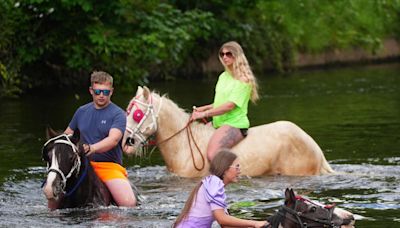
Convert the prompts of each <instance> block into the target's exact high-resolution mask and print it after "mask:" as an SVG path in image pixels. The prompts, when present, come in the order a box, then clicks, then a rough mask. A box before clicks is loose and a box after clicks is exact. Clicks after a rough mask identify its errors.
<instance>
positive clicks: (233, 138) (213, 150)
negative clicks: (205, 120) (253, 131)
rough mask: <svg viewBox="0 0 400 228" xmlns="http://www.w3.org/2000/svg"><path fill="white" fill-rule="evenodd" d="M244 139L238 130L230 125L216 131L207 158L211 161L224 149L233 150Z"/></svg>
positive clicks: (210, 142)
mask: <svg viewBox="0 0 400 228" xmlns="http://www.w3.org/2000/svg"><path fill="white" fill-rule="evenodd" d="M242 139H243V136H242V133H241V132H240V130H239V129H238V128H234V127H231V126H228V125H224V126H221V127H220V128H218V129H216V130H215V132H214V134H213V135H212V136H211V139H210V141H209V142H208V146H207V158H208V160H209V161H211V160H212V159H213V158H214V156H215V155H216V154H217V153H218V151H219V150H221V149H222V148H232V147H233V146H235V145H236V144H237V143H238V142H240V141H241V140H242Z"/></svg>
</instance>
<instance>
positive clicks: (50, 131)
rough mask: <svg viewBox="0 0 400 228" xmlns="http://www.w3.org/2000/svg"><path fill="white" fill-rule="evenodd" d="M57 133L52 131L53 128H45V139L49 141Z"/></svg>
mask: <svg viewBox="0 0 400 228" xmlns="http://www.w3.org/2000/svg"><path fill="white" fill-rule="evenodd" d="M57 135H58V134H57V132H56V131H55V130H53V128H51V127H50V126H47V127H46V139H47V140H49V139H51V138H53V137H55V136H57Z"/></svg>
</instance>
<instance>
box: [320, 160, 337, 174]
mask: <svg viewBox="0 0 400 228" xmlns="http://www.w3.org/2000/svg"><path fill="white" fill-rule="evenodd" d="M321 163H322V164H321V170H320V174H329V173H334V172H335V170H333V169H332V168H331V166H330V165H329V163H328V161H327V160H326V158H325V156H322V162H321Z"/></svg>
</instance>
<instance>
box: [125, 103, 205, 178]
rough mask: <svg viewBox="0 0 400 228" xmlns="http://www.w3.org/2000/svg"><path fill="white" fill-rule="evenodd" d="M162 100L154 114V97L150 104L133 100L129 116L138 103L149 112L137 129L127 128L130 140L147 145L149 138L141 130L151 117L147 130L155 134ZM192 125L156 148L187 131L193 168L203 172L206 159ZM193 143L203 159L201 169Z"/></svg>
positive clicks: (189, 123)
mask: <svg viewBox="0 0 400 228" xmlns="http://www.w3.org/2000/svg"><path fill="white" fill-rule="evenodd" d="M162 99H163V97H161V100H160V104H159V106H158V111H157V113H155V112H154V106H153V104H152V96H150V98H149V103H145V102H142V101H140V100H139V99H138V98H137V97H135V98H133V99H132V102H131V104H130V105H129V107H128V109H127V115H129V114H130V112H131V111H132V108H133V106H136V103H138V104H141V105H143V106H145V107H147V110H146V112H145V113H144V115H143V117H142V118H141V120H140V121H139V123H138V125H137V126H136V127H135V129H132V128H130V127H128V126H126V131H128V132H129V133H130V135H129V138H132V137H133V138H137V139H139V140H140V143H141V144H142V145H146V141H147V138H146V136H145V135H144V131H143V132H142V131H140V128H141V127H142V125H143V123H144V122H145V121H146V119H147V118H148V117H149V116H151V118H152V121H153V122H152V123H151V124H150V125H149V126H148V127H147V128H150V129H151V128H152V129H153V130H154V132H156V131H157V129H158V125H157V119H158V114H159V113H160V110H161V105H162ZM191 124H192V121H190V120H189V121H188V122H187V124H186V125H185V126H184V127H183V128H182V129H180V130H179V131H177V132H176V133H174V134H173V135H171V136H169V137H167V138H166V139H163V140H161V141H160V142H158V143H156V144H155V146H159V145H160V144H163V143H165V142H167V141H168V140H170V139H171V138H173V137H175V136H176V135H178V134H180V133H181V132H182V131H184V130H185V129H186V134H187V138H188V141H189V148H190V152H191V156H192V162H193V166H194V168H195V169H196V170H197V171H201V170H203V169H204V167H205V159H204V156H203V154H202V153H201V150H200V147H199V146H198V145H197V143H196V141H195V140H194V137H193V133H192V129H191V127H190V125H191ZM147 128H146V129H147ZM148 137H149V136H148ZM191 141H193V142H194V145H195V146H196V149H197V151H198V152H199V154H200V156H201V158H202V165H201V167H197V164H196V162H195V159H194V153H193V149H192V145H191Z"/></svg>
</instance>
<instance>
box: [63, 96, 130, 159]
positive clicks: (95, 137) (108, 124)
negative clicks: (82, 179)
mask: <svg viewBox="0 0 400 228" xmlns="http://www.w3.org/2000/svg"><path fill="white" fill-rule="evenodd" d="M69 127H70V128H71V129H72V130H74V131H76V130H77V129H79V131H80V134H81V142H82V143H88V144H94V143H97V142H99V141H101V140H103V139H104V138H106V137H107V136H108V133H109V131H110V129H111V128H116V129H119V130H120V131H121V132H122V134H124V132H125V127H126V115H125V112H124V111H123V110H122V109H121V108H120V107H118V106H117V105H115V104H114V103H112V102H111V103H110V104H109V105H107V107H105V108H103V109H96V108H95V106H94V104H93V102H91V103H88V104H85V105H83V106H81V107H79V108H78V110H76V112H75V114H74V116H73V117H72V120H71V122H70V123H69ZM121 141H122V140H121ZM121 141H120V142H119V143H118V145H117V146H116V147H114V148H113V149H111V150H109V151H107V152H104V153H94V154H91V155H90V156H89V159H90V160H91V161H96V162H114V163H118V164H120V165H122V147H121Z"/></svg>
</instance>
